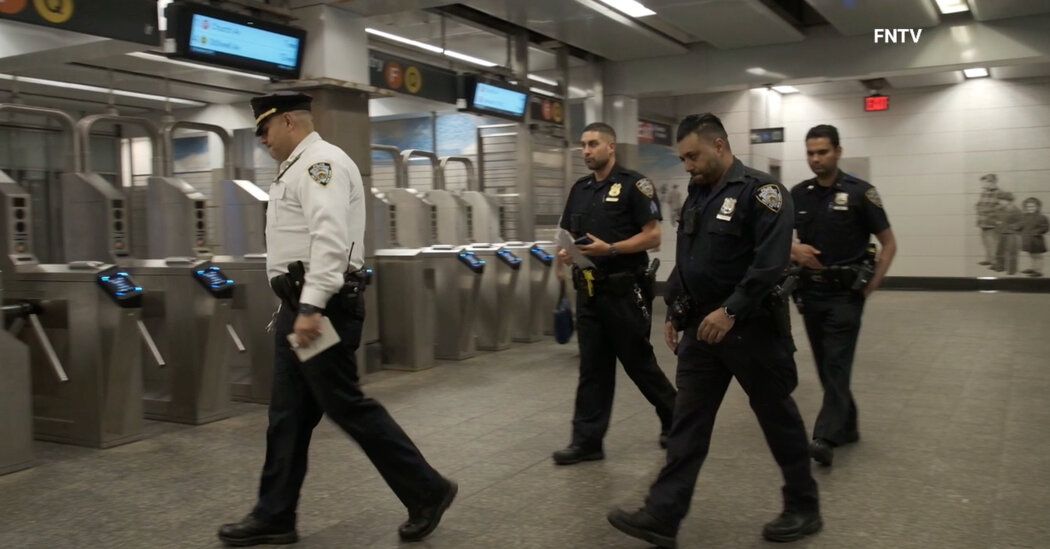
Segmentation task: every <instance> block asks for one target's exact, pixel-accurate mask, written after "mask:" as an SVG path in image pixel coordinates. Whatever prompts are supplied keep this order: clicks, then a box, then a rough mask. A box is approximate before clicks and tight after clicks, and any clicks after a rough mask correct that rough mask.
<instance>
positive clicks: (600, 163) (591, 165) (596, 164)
mask: <svg viewBox="0 0 1050 549" xmlns="http://www.w3.org/2000/svg"><path fill="white" fill-rule="evenodd" d="M583 163H584V164H586V165H587V169H589V170H592V171H600V170H602V169H604V168H605V167H606V166H608V165H609V159H608V158H606V159H605V160H598V159H597V158H591V159H590V160H586V159H584V161H583Z"/></svg>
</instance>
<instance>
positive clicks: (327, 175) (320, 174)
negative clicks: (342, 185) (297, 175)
mask: <svg viewBox="0 0 1050 549" xmlns="http://www.w3.org/2000/svg"><path fill="white" fill-rule="evenodd" d="M306 171H307V172H309V174H310V177H311V178H313V180H314V181H316V182H318V183H320V184H321V185H322V186H324V185H327V184H328V182H329V181H331V180H332V165H331V164H329V163H328V162H318V163H316V164H314V165H313V166H310V168H309V169H308V170H306Z"/></svg>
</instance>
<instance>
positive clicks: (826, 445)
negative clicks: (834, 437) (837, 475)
mask: <svg viewBox="0 0 1050 549" xmlns="http://www.w3.org/2000/svg"><path fill="white" fill-rule="evenodd" d="M809 455H811V456H813V460H814V461H816V462H817V463H819V464H821V465H823V466H825V467H831V460H832V459H834V457H835V450H834V448H833V447H832V445H831V443H830V442H828V441H826V440H824V439H822V438H815V439H813V442H810V443H809Z"/></svg>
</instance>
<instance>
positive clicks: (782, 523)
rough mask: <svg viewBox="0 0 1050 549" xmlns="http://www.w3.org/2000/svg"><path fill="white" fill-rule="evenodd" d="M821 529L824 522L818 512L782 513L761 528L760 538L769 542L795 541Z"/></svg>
mask: <svg viewBox="0 0 1050 549" xmlns="http://www.w3.org/2000/svg"><path fill="white" fill-rule="evenodd" d="M823 527H824V521H823V520H821V518H820V513H818V512H812V513H800V512H797V511H784V512H783V513H780V516H779V517H777V518H775V519H773V520H772V521H770V522H768V523H766V525H765V527H763V528H762V537H764V538H766V539H767V540H769V541H795V540H800V539H802V538H804V537H806V536H808V535H810V534H816V533H817V532H819V531H820V529H821V528H823Z"/></svg>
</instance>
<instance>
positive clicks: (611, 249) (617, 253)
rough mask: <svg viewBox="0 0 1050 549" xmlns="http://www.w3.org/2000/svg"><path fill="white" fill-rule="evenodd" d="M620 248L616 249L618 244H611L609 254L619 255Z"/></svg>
mask: <svg viewBox="0 0 1050 549" xmlns="http://www.w3.org/2000/svg"><path fill="white" fill-rule="evenodd" d="M619 254H620V250H617V249H616V244H609V255H619Z"/></svg>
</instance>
